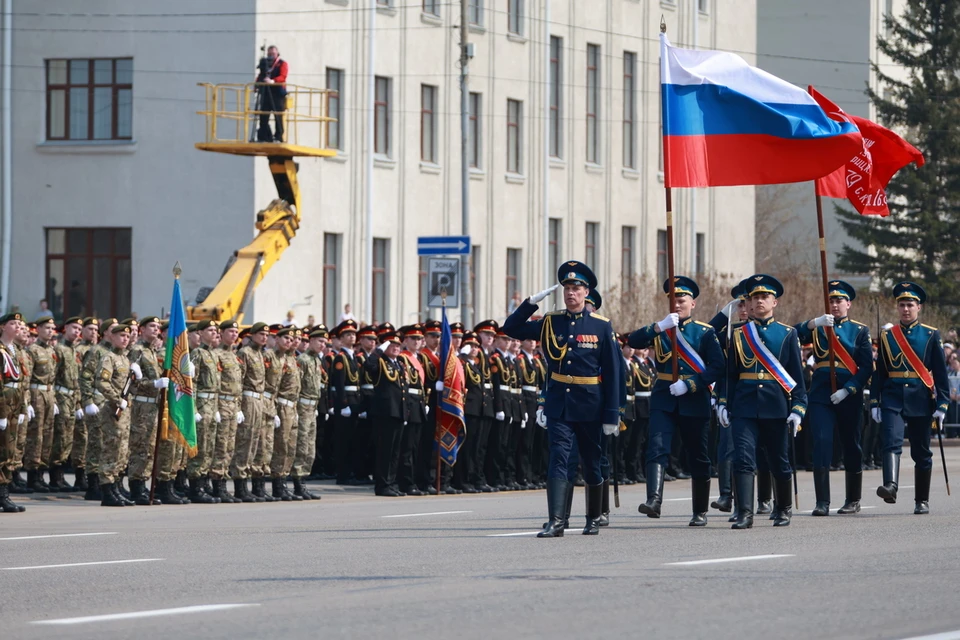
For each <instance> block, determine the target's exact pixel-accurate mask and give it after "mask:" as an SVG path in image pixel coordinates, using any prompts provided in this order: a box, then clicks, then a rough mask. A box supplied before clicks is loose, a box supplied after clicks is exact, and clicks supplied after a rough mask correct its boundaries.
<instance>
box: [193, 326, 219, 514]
mask: <svg viewBox="0 0 960 640" xmlns="http://www.w3.org/2000/svg"><path fill="white" fill-rule="evenodd" d="M195 328H196V331H195V332H194V333H195V334H196V335H197V337H198V339H199V342H200V344H198V345H197V347H196V348H192V346H193V345H191V349H190V361H191V362H192V363H193V367H194V371H195V373H194V376H193V384H194V392H195V393H196V401H197V416H199V419H198V420H197V421H196V424H197V455H195V456H194V457H192V458H190V460H189V462H188V463H187V478H188V479H189V482H190V495H189V497H190V502H193V503H199V504H218V503H220V502H221V500H220V498H217V497H215V496H214V495H213V493H214V491H213V489H212V488H211V489H210V490H208V489H207V487H206V484H205V481H206V480H210V481H211V482H212V480H213V478H212V477H211V476H210V467H211V464H212V462H213V452H214V449H215V448H216V443H217V425H219V424H220V421H221V416H220V411H219V404H218V395H219V392H220V368H219V366H218V365H217V357H216V355H215V354H214V349H216V348H217V345H218V344H220V331H219V329H218V327H217V325H216V323H214V322H213V320H201V321H200V322H198V323H197V324H196V327H195ZM195 417H196V416H195Z"/></svg>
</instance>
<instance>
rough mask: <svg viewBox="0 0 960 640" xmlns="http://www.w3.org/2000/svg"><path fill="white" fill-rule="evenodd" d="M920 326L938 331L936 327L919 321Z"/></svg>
mask: <svg viewBox="0 0 960 640" xmlns="http://www.w3.org/2000/svg"><path fill="white" fill-rule="evenodd" d="M920 326H921V327H923V328H925V329H930V331H939V329H937V328H936V327H931V326H930V325H928V324H923V323H921V324H920Z"/></svg>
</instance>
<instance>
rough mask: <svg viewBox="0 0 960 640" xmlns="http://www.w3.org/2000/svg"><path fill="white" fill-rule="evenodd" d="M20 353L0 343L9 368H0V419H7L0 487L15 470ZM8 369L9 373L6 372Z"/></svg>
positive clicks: (0, 446) (0, 445)
mask: <svg viewBox="0 0 960 640" xmlns="http://www.w3.org/2000/svg"><path fill="white" fill-rule="evenodd" d="M20 351H22V349H18V348H17V347H16V346H14V345H10V346H7V345H5V344H2V343H0V355H2V358H3V360H5V361H6V364H7V365H10V367H6V366H3V367H0V376H2V380H3V387H2V388H0V390H2V401H0V418H6V419H7V428H6V429H4V430H3V431H0V486H2V487H4V488H5V489H6V487H7V486H8V485H9V484H10V482H11V479H12V477H13V472H14V471H15V470H16V469H17V457H16V456H17V417H18V416H19V415H20V411H21V408H22V407H23V388H22V385H21V384H20V381H21V380H22V379H23V375H24V373H23V370H22V367H21V361H20ZM8 369H9V371H8Z"/></svg>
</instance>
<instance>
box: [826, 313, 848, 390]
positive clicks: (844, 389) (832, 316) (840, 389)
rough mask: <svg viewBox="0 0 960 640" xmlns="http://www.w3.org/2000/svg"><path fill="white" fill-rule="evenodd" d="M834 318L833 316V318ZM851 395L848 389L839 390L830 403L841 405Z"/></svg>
mask: <svg viewBox="0 0 960 640" xmlns="http://www.w3.org/2000/svg"><path fill="white" fill-rule="evenodd" d="M831 317H833V316H831ZM848 395H850V392H849V391H847V390H846V389H839V390H837V392H836V393H834V394H833V395H831V396H830V402H832V403H833V404H840V403H841V402H843V401H844V400H846V399H847V396H848Z"/></svg>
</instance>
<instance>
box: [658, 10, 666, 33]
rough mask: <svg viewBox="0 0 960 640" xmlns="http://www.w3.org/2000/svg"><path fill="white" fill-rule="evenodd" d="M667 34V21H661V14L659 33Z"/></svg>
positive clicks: (661, 15) (661, 16)
mask: <svg viewBox="0 0 960 640" xmlns="http://www.w3.org/2000/svg"><path fill="white" fill-rule="evenodd" d="M666 32H667V21H666V20H664V19H663V14H662V13H661V14H660V33H666Z"/></svg>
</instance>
